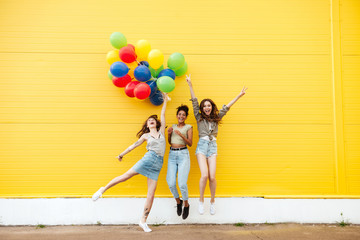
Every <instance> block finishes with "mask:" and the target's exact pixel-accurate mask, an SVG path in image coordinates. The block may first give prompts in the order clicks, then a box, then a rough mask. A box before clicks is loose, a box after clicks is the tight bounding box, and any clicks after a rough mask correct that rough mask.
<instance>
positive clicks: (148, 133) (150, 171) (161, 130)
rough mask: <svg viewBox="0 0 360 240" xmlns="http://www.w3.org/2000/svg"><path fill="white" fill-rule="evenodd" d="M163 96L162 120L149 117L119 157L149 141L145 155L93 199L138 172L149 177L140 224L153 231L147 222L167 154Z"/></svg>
mask: <svg viewBox="0 0 360 240" xmlns="http://www.w3.org/2000/svg"><path fill="white" fill-rule="evenodd" d="M163 98H164V103H163V106H162V110H161V116H160V117H161V118H160V120H161V121H159V120H158V118H157V115H151V116H150V117H148V119H147V120H146V121H145V123H144V124H143V126H142V128H141V130H140V131H139V132H138V133H137V136H138V137H139V140H138V141H137V142H135V143H134V144H133V145H131V146H130V147H128V148H127V149H126V150H125V151H124V152H122V153H121V154H120V155H119V156H118V157H117V158H118V159H119V161H121V160H122V159H123V158H124V156H125V155H126V154H128V153H129V152H130V151H132V150H134V149H135V148H136V147H138V146H140V145H141V144H142V143H143V142H145V141H147V145H146V149H147V150H148V151H147V152H146V153H145V155H144V157H143V158H142V159H140V160H139V161H138V162H137V163H136V164H135V165H134V166H133V167H132V168H130V169H129V170H128V171H127V172H126V173H124V174H123V175H121V176H118V177H116V178H114V179H113V180H111V181H110V182H109V183H108V184H107V185H106V186H105V187H101V188H100V189H99V190H98V191H97V192H96V193H95V194H94V195H93V196H92V200H93V201H96V200H98V199H99V198H100V197H101V196H102V195H103V194H104V192H105V191H106V190H108V189H109V188H111V187H113V186H115V185H116V184H118V183H121V182H125V181H126V180H128V179H130V178H131V177H133V176H135V175H138V174H141V175H144V176H145V177H147V185H148V193H147V198H146V201H145V206H144V213H143V215H142V217H141V220H140V223H139V226H140V227H141V228H142V229H143V230H144V231H145V232H151V229H150V228H149V226H148V225H147V224H146V220H147V217H148V215H149V213H150V210H151V207H152V204H153V201H154V196H155V190H156V186H157V180H158V176H159V173H160V170H161V168H162V164H163V157H164V154H165V146H166V140H165V110H166V104H167V101H168V98H167V95H166V94H163Z"/></svg>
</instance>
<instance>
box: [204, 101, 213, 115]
mask: <svg viewBox="0 0 360 240" xmlns="http://www.w3.org/2000/svg"><path fill="white" fill-rule="evenodd" d="M202 111H203V112H204V113H205V114H206V115H207V116H210V113H211V111H212V105H211V103H210V102H209V101H205V102H204V107H203V109H202Z"/></svg>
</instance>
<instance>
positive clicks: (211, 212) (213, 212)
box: [210, 203, 216, 215]
mask: <svg viewBox="0 0 360 240" xmlns="http://www.w3.org/2000/svg"><path fill="white" fill-rule="evenodd" d="M215 213H216V209H215V203H210V214H211V215H215Z"/></svg>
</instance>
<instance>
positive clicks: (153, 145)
mask: <svg viewBox="0 0 360 240" xmlns="http://www.w3.org/2000/svg"><path fill="white" fill-rule="evenodd" d="M146 137H147V139H146V141H147V145H146V149H147V150H148V151H154V152H155V153H156V154H157V155H159V156H162V157H163V156H164V155H165V148H166V140H165V137H164V136H163V135H162V134H161V132H159V138H154V137H153V136H151V135H150V133H147V136H146Z"/></svg>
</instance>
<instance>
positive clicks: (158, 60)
mask: <svg viewBox="0 0 360 240" xmlns="http://www.w3.org/2000/svg"><path fill="white" fill-rule="evenodd" d="M148 62H149V65H150V67H152V68H153V69H158V68H160V67H161V66H162V65H163V62H164V55H163V54H162V52H161V51H160V50H158V49H153V50H151V51H150V52H149V55H148Z"/></svg>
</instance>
